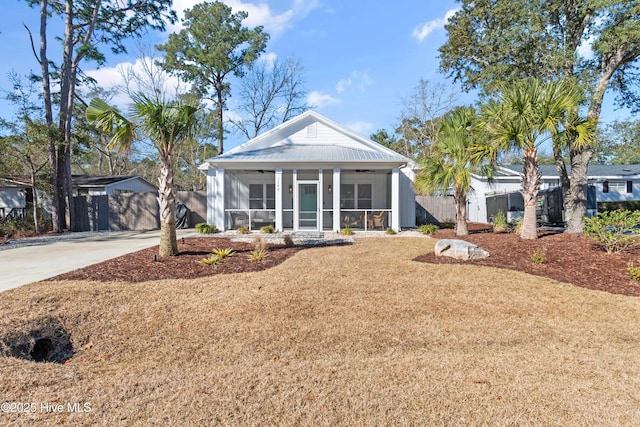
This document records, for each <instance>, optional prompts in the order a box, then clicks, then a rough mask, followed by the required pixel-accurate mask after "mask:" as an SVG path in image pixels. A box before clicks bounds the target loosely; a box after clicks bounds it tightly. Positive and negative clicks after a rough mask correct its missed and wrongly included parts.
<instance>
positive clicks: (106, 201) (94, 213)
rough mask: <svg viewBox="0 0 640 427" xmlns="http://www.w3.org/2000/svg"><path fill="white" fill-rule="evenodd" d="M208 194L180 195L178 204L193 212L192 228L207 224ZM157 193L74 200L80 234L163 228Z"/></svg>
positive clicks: (190, 223) (181, 192)
mask: <svg viewBox="0 0 640 427" xmlns="http://www.w3.org/2000/svg"><path fill="white" fill-rule="evenodd" d="M206 194H207V193H206V191H178V193H177V197H178V203H183V204H184V205H185V206H187V208H188V209H189V210H190V214H189V226H190V227H193V226H194V225H195V224H197V223H199V222H206V217H207V200H206V199H207V195H206ZM156 197H157V194H156V193H123V194H113V195H108V196H78V197H74V201H75V210H76V219H77V224H78V230H76V231H99V230H110V231H121V230H153V229H157V228H160V213H159V209H158V201H157V199H156Z"/></svg>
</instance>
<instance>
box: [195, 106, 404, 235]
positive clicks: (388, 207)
mask: <svg viewBox="0 0 640 427" xmlns="http://www.w3.org/2000/svg"><path fill="white" fill-rule="evenodd" d="M411 165H412V164H411V160H410V159H408V158H406V157H404V156H402V155H400V154H398V153H396V152H395V151H393V150H390V149H388V148H386V147H384V146H382V145H380V144H378V143H376V142H374V141H371V140H370V139H367V138H364V137H362V136H360V135H357V134H356V133H354V132H352V131H350V130H348V129H346V128H345V127H343V126H340V125H338V124H337V123H335V122H333V121H331V120H329V119H327V118H326V117H323V116H321V115H320V114H318V113H316V112H313V111H307V112H305V113H303V114H301V115H299V116H297V117H295V118H293V119H291V120H289V121H287V122H285V123H283V124H281V125H280V126H278V127H276V128H274V129H272V130H270V131H268V132H266V133H264V134H262V135H260V136H258V137H256V138H254V139H252V140H250V141H248V142H246V143H244V144H243V145H241V146H239V147H237V148H235V149H233V150H230V151H228V152H226V153H224V154H222V155H220V156H218V157H214V158H210V159H207V160H206V161H204V162H203V164H202V165H201V166H200V169H201V170H203V171H206V174H207V222H209V223H211V224H215V225H216V226H217V227H218V228H219V229H220V230H228V229H236V228H238V227H248V228H250V229H256V228H259V227H260V226H262V225H265V224H272V225H273V226H274V227H275V229H276V230H278V231H283V230H292V231H318V232H320V231H323V230H334V231H338V230H340V229H342V228H345V227H350V228H354V229H364V230H370V229H378V230H384V229H386V228H392V229H394V230H399V229H400V228H401V227H414V226H415V215H416V209H415V193H414V191H413V186H412V180H413V169H412V168H411V167H410V166H411Z"/></svg>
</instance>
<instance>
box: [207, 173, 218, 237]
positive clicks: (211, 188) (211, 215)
mask: <svg viewBox="0 0 640 427" xmlns="http://www.w3.org/2000/svg"><path fill="white" fill-rule="evenodd" d="M215 209H216V169H215V168H214V167H213V166H209V169H208V170H207V224H215V222H216V212H215Z"/></svg>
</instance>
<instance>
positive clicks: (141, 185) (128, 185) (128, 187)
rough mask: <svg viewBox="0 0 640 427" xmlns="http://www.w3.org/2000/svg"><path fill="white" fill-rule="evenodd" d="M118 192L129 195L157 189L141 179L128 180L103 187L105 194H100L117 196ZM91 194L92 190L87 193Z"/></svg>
mask: <svg viewBox="0 0 640 427" xmlns="http://www.w3.org/2000/svg"><path fill="white" fill-rule="evenodd" d="M119 191H122V192H131V193H147V192H157V191H158V189H157V188H155V187H154V186H153V185H151V184H149V183H148V182H146V181H145V180H143V179H141V178H136V179H128V180H124V181H121V182H115V183H113V184H109V185H107V186H105V192H102V193H101V194H117V193H118V192H119ZM89 194H93V190H90V191H89Z"/></svg>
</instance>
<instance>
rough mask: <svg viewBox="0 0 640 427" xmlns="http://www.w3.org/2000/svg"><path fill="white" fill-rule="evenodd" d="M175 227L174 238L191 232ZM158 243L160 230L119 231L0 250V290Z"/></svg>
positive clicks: (63, 238) (191, 230)
mask: <svg viewBox="0 0 640 427" xmlns="http://www.w3.org/2000/svg"><path fill="white" fill-rule="evenodd" d="M194 234H195V233H194V230H193V229H186V230H178V238H180V237H186V236H189V235H194ZM159 242H160V231H159V230H152V231H121V232H112V233H100V234H97V235H93V236H89V237H80V238H76V237H74V235H73V234H69V235H68V236H61V238H60V239H59V240H58V239H53V240H51V241H50V242H49V243H45V244H42V245H39V246H25V247H18V248H14V249H6V250H2V251H0V292H2V291H6V290H8V289H13V288H17V287H18V286H22V285H25V284H27V283H32V282H37V281H40V280H44V279H48V278H49V277H53V276H57V275H58V274H62V273H66V272H68V271H72V270H75V269H78V268H81V267H86V266H88V265H91V264H96V263H98V262H101V261H104V260H107V259H110V258H115V257H118V256H120V255H124V254H127V253H130V252H135V251H137V250H140V249H145V248H149V247H152V246H155V245H157V244H158V243H159Z"/></svg>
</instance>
